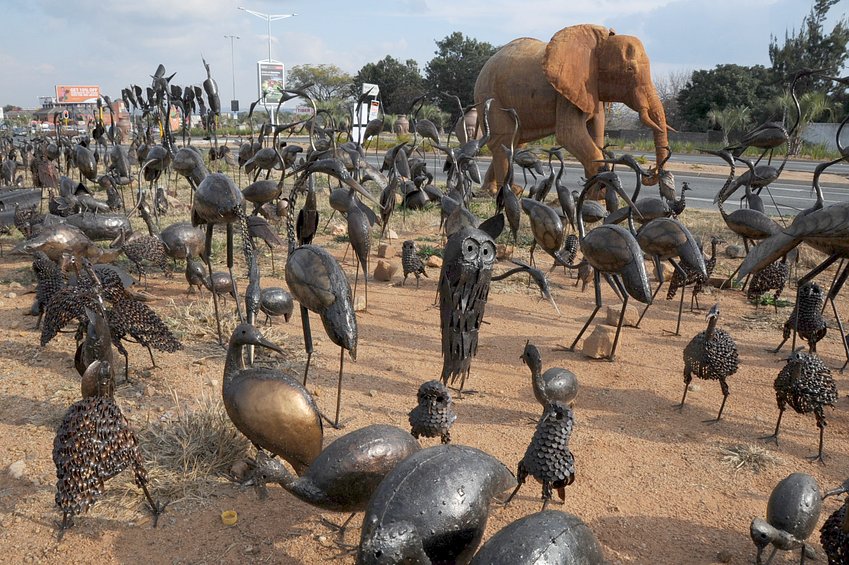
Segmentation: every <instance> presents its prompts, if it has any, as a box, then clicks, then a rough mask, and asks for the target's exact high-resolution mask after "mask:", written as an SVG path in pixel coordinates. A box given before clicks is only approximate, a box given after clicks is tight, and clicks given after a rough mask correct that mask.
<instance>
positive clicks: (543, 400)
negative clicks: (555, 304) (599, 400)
mask: <svg viewBox="0 0 849 565" xmlns="http://www.w3.org/2000/svg"><path fill="white" fill-rule="evenodd" d="M521 359H522V362H523V363H524V364H525V365H527V366H528V369H530V370H531V386H532V387H533V391H534V398H536V400H537V402H539V403H540V404H541V405H542V407H543V408H545V407H546V405H548V404H549V403H551V402H560V403H561V404H563V405H564V406H570V405H571V404H572V403H573V402H575V397H576V396H578V377H576V376H575V373H573V372H572V371H570V370H569V369H564V368H562V367H551V368H549V369H546V371H545V372H543V371H542V356H541V355H540V353H539V349H537V347H536V346H535V345H534V344H533V343H531V342H530V340H528V341H527V342H526V343H525V349H524V351H522V356H521Z"/></svg>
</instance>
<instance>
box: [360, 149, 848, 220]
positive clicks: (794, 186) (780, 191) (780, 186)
mask: <svg viewBox="0 0 849 565" xmlns="http://www.w3.org/2000/svg"><path fill="white" fill-rule="evenodd" d="M649 158H650V159H651V158H653V155H649ZM382 159H383V158H382V157H380V162H381V163H382ZM697 159H698V160H697ZM368 160H369V162H370V163H372V164H373V165H377V166H378V167H379V166H380V163H378V160H377V159H376V158H375V157H374V154H373V153H370V154H369V156H368ZM681 161H686V162H688V163H690V162H692V163H697V162H698V163H701V164H710V165H718V164H724V163H723V161H721V160H720V159H719V158H718V157H714V158H713V159H711V156H710V155H708V156H694V155H686V156H682V158H681ZM433 163H434V161H433V157H429V158H428V167H429V169H430V170H431V171H435V174H436V180H437V182H442V183H444V182H445V175H444V174H443V173H442V161H441V160H440V161H439V162H438V166H436V167H434V164H433ZM791 165H792V166H793V167H794V169H791V170H799V171H804V170H805V168H806V167H810V168H809V172H812V171H813V169H814V167H816V165H817V163H811V162H807V161H792V162H791V161H788V164H787V167H786V168H785V169H790V166H791ZM488 166H489V161H488V160H485V159H482V160H481V162H480V168H481V173H482V174H483V173H485V172H486V168H487V167H488ZM796 167H799V168H796ZM840 167H841V165H835V166H834V167H833V168H829V170H828V172H829V173H831V172H839V169H840ZM842 167H843V169H845V170H846V171H847V172H849V166H847V165H842ZM835 169H838V170H837V171H835ZM739 171H740V169H739V168H738V172H739ZM563 176H564V182H565V183H566V185H567V186H569V187H574V188H576V189H577V188H579V187H580V186H581V184H582V182H581V179H582V178H583V176H584V170H583V167H581V166H580V165H577V164H574V163H567V164H566V170H565V171H564V173H563ZM726 178H727V176H720V175H716V174H709V173H696V172H688V173H683V172H676V173H675V181H676V186H677V187H678V188H679V189H680V187H681V185H682V183H683V182H685V181H686V182H687V184H689V185H690V188H691V189H692V190H690V191H688V192H687V205H688V206H690V207H692V208H697V209H711V210H716V205H715V204H713V198H714V196H715V195H716V194H717V193H718V192H719V189H720V188H722V186H723V184H724V183H725V180H726ZM515 182H517V183H522V182H523V177H522V170H521V169H519V168H518V167H517V168H516V170H515ZM528 182H529V184H530V183H531V182H533V179H532V178H531V177H530V175H528ZM633 183H634V176H633V174H632V173H631V172H630V171H627V172H623V173H622V184H623V186H625V188H626V189H629V188H630V187H633V186H634V184H633ZM820 186H821V187H822V189H823V196H824V197H825V204H826V205H829V204H835V203H837V202H842V201H845V200H847V199H849V184H843V185H841V184H835V183H820ZM657 194H658V193H657V189H656V188H655V187H643V189H642V191H641V195H643V196H657ZM742 194H743V190H742V189H740V190H739V191H738V192H737V193H736V194H735V195H734V196H732V197H731V198H730V199H729V200H728V201H727V202H726V206H725V209H726V210H728V211H731V210H735V209H736V208H738V207H739V197H740V196H742ZM761 197H762V198H763V199H764V205H765V206H766V207H767V213H775V212H774V210H775V208H774V207H773V206H772V199H774V200H775V203H776V204H777V205H778V209H779V210H780V212H781V213H782V214H795V212H796V211H797V210H802V209H805V208H807V207H809V206H810V205H811V204H813V202H814V196H813V195H812V194H811V183H810V182H809V181H792V180H786V181H785V180H782V179H779V181H778V182H776V183H773V184H772V185H771V186H770V187H769V191H768V192H767V191H766V190H765V191H764V192H762V193H761Z"/></svg>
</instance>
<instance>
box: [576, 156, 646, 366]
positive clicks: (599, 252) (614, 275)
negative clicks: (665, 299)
mask: <svg viewBox="0 0 849 565" xmlns="http://www.w3.org/2000/svg"><path fill="white" fill-rule="evenodd" d="M596 176H597V177H601V178H603V179H604V180H605V181H607V182H609V183H610V184H609V186H610V187H611V188H612V189H613V190H614V191H616V192H617V193H618V194H619V195H620V196H622V197H623V198H624V199H625V200H626V202H627V204H628V205H629V206H633V205H634V203H633V202H632V201H631V199H630V198H629V197H628V195H627V194H626V193H625V191H624V190H623V189H622V185H621V184H620V183H619V178H618V177H617V176H616V173H613V172H603V173H599V175H596ZM596 180H598V179H596ZM594 185H595V181H594V180H593V179H588V180H587V182H586V183H585V184H584V189H583V190H582V191H581V194H580V196H579V197H578V202H577V210H578V217H577V224H578V236H579V240H580V244H581V254H582V255H583V256H584V258H585V259H586V260H587V262H588V263H589V264H590V265H591V266H592V267H593V271H594V272H593V286H594V287H595V308H594V309H593V311H592V313H591V314H590V317H589V318H587V321H586V322H585V323H584V326H583V327H582V328H581V330H580V331H579V332H578V335H577V336H575V340H574V341H573V342H572V345H571V346H569V349H570V350H574V349H575V346H576V345H577V344H578V341H579V340H580V339H581V336H582V335H584V332H585V331H586V330H587V328H588V327H589V325H590V324H591V323H592V321H593V319H594V318H595V316H596V314H598V311H599V310H600V309H601V305H602V302H601V275H602V274H604V275H605V278H607V280H608V281H609V282H610V284H611V285H613V286H614V289H615V290H616V291H617V294H619V295H620V296H622V297H623V303H622V310H621V312H620V314H619V323H618V324H617V326H616V335H615V337H614V338H613V346H612V347H611V349H610V355H608V360H610V361H613V360H614V359H615V358H616V345H617V343H618V342H619V333H620V332H621V330H622V321H623V320H624V318H625V309H626V307H627V306H628V297H629V296H630V297H632V298H634V299H635V300H638V301H640V302H642V303H644V304H651V289H650V288H649V282H648V277H647V275H646V268H645V264H644V263H643V252H642V250H641V249H640V246H639V244H638V243H637V240H636V239H635V238H634V236H633V235H632V234H631V232H630V231H628V230H626V229H625V228H623V227H622V226H618V225H615V224H606V225H602V226H599V227H597V228H595V229H593V230H591V231H589V232H587V231H586V228H585V227H584V212H583V204H584V199H585V198H586V194H587V191H588V190H589V188H590V187H592V186H594ZM608 277H609V278H608ZM611 281H612V282H611Z"/></svg>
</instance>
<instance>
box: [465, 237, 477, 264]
mask: <svg viewBox="0 0 849 565" xmlns="http://www.w3.org/2000/svg"><path fill="white" fill-rule="evenodd" d="M479 249H480V245H478V242H477V241H475V240H474V239H467V240H466V241H464V242H463V259H465V260H466V261H475V260H476V259H477V258H478V251H479Z"/></svg>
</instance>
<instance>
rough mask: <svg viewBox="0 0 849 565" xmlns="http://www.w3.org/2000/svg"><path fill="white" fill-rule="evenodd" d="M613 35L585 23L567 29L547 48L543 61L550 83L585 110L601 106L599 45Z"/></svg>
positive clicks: (587, 111)
mask: <svg viewBox="0 0 849 565" xmlns="http://www.w3.org/2000/svg"><path fill="white" fill-rule="evenodd" d="M612 34H613V30H609V29H607V28H605V27H602V26H596V25H590V24H582V25H576V26H570V27H567V28H563V29H561V30H560V31H558V32H557V33H555V34H554V37H552V38H551V41H549V42H548V45H547V46H546V47H545V57H544V59H543V62H542V67H543V71H544V72H545V76H546V78H548V82H550V83H551V86H553V87H554V88H555V89H556V90H557V92H559V93H560V94H562V95H563V96H565V97H566V98H567V99H568V100H569V101H570V102H571V103H572V104H574V105H575V106H577V107H578V108H580V109H581V111H583V112H586V113H587V114H591V113H593V112H595V111H596V109H597V107H598V101H599V100H598V84H597V83H598V59H597V48H598V46H599V44H600V43H601V42H603V41H604V40H605V39H607V38H608V37H609V36H610V35H612Z"/></svg>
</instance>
